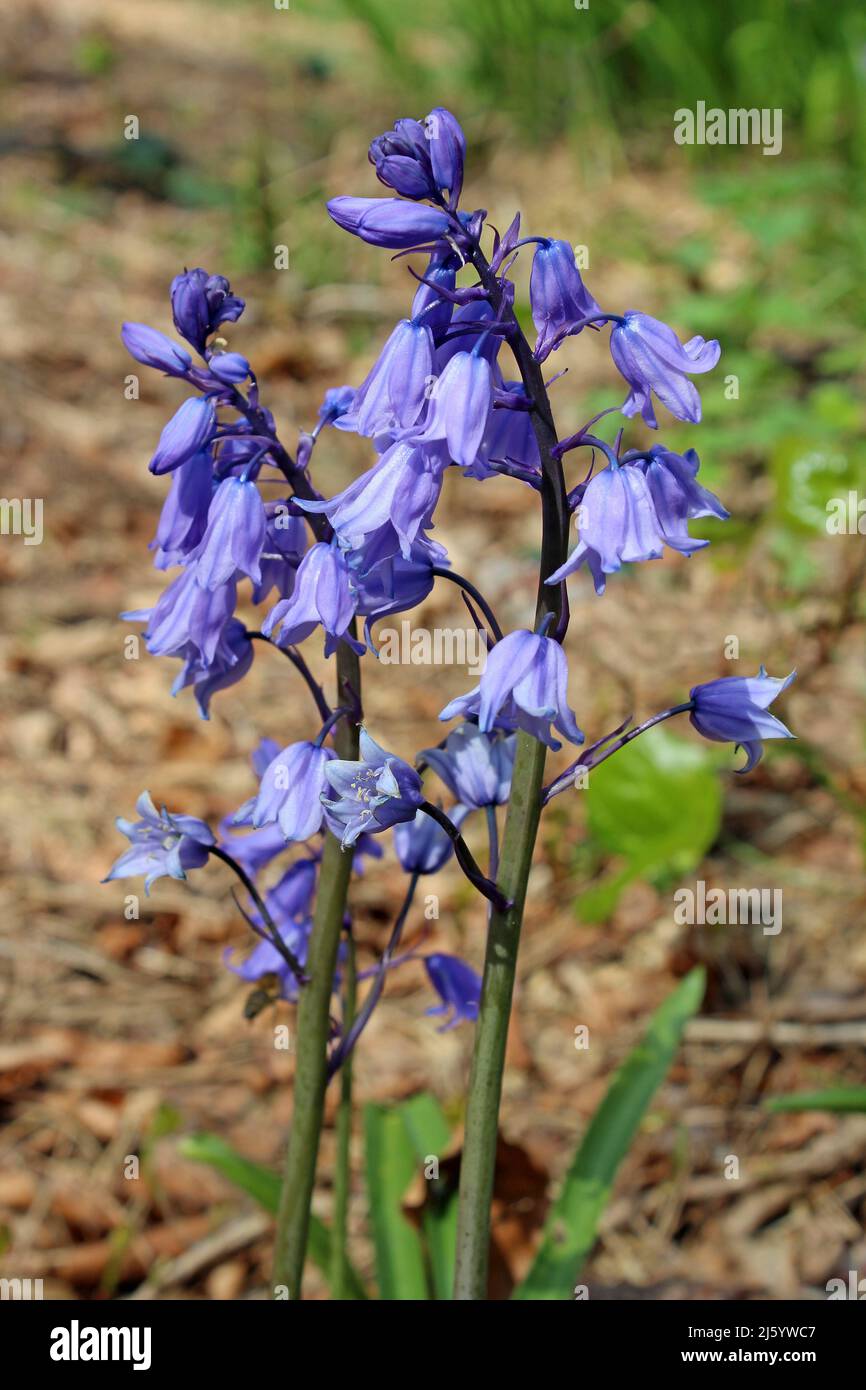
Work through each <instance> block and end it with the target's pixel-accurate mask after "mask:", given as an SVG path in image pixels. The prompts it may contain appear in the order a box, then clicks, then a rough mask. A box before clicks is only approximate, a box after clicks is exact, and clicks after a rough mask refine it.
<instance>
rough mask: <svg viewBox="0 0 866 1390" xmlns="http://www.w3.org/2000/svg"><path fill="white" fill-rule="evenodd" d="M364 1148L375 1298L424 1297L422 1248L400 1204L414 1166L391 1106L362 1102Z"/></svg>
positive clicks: (404, 1132) (405, 1136) (399, 1119)
mask: <svg viewBox="0 0 866 1390" xmlns="http://www.w3.org/2000/svg"><path fill="white" fill-rule="evenodd" d="M364 1147H365V1167H366V1177H367V1194H368V1196H369V1199H370V1223H371V1225H372V1228H373V1245H374V1247H375V1251H376V1282H377V1283H378V1285H379V1297H380V1298H384V1299H388V1300H389V1301H393V1300H406V1299H409V1300H411V1299H426V1298H427V1297H428V1289H427V1274H426V1270H425V1265H424V1247H423V1244H422V1241H421V1236H420V1235H419V1233H418V1231H416V1230H415V1228H414V1227H413V1226H412V1224H411V1223H410V1222H409V1221H408V1220H407V1218H406V1216H405V1215H404V1214H403V1210H402V1206H401V1203H402V1201H403V1196H404V1194H405V1192H406V1189H407V1187H408V1186H409V1184H410V1182H411V1181H412V1179H413V1177H414V1176H415V1173H416V1171H417V1164H416V1160H415V1153H414V1151H413V1148H412V1144H411V1142H410V1140H409V1136H408V1133H407V1130H406V1126H405V1124H404V1122H403V1119H402V1116H401V1115H400V1114H399V1112H398V1111H397V1110H396V1109H391V1108H389V1107H387V1106H384V1105H365V1106H364Z"/></svg>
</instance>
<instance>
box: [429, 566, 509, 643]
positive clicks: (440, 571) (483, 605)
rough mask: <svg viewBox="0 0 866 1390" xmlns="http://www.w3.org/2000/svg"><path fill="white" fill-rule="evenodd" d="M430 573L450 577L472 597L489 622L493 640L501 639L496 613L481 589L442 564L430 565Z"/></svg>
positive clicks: (500, 629)
mask: <svg viewBox="0 0 866 1390" xmlns="http://www.w3.org/2000/svg"><path fill="white" fill-rule="evenodd" d="M430 573H431V574H435V575H436V576H437V578H439V579H450V580H451V582H452V584H457V585H458V586H459V587H460V588H461V589H463V590H464V591H465V592H466V593H467V594H468V595H469V597H470V598H474V600H475V602H476V603H477V604H478V607H479V608H480V609H481V612H482V613H483V614H484V616H485V618H486V619H487V621H488V623H489V624H490V631H491V632H492V633H493V636H494V638H495V640H496V641H497V642H501V641H502V628H501V627H500V626H499V624H498V622H497V621H496V614H495V613H494V611H493V609H492V608H491V607H490V604H489V603H488V602H487V599H486V598H485V597H484V595H483V594H482V593H481V591H480V590H479V589H478V588H476V586H475V585H474V584H473V583H472V581H471V580H469V579H464V577H463V575H462V574H457V572H456V571H455V570H450V569H446V568H445V566H444V565H433V566H432V567H431V570H430Z"/></svg>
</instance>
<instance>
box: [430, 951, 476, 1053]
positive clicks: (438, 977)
mask: <svg viewBox="0 0 866 1390" xmlns="http://www.w3.org/2000/svg"><path fill="white" fill-rule="evenodd" d="M424 966H425V969H426V971H427V974H428V976H429V979H430V983H431V985H432V986H433V988H434V989H435V991H436V993H437V994H438V995H439V998H440V999H441V1000H442V1003H441V1004H439V1005H437V1006H436V1007H435V1008H432V1009H428V1010H427V1012H428V1014H445V1015H447V1017H446V1020H445V1023H444V1024H443V1025H442V1027H441V1028H440V1029H439V1032H440V1033H446V1032H448V1031H449V1030H450V1029H451V1028H456V1027H457V1025H458V1023H475V1021H476V1020H477V1018H478V1006H479V1004H480V1003H481V976H480V975H478V974H476V972H475V971H474V970H473V969H472V967H471V965H467V964H466V962H465V961H463V960H460V959H459V958H458V957H457V956H446V955H441V954H439V953H436V954H433V955H430V956H425V957H424Z"/></svg>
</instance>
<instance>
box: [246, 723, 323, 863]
mask: <svg viewBox="0 0 866 1390" xmlns="http://www.w3.org/2000/svg"><path fill="white" fill-rule="evenodd" d="M333 758H334V752H333V750H332V749H331V748H320V747H318V745H317V744H315V743H310V742H309V741H308V740H305V741H303V742H301V743H290V744H289V745H288V747H287V748H283V749H281V750H280V752H279V753H278V754H277V756H276V757H275V758H274V759H273V761H272V762H270V763H269V764H268V766H267V767H266V768H265V771H264V774H263V776H262V781H261V787H260V788H259V794H258V796H257V798H256V804H255V807H254V808H253V825H254V826H255V828H256V829H257V830H258V829H259V827H260V826H262V825H268V824H269V823H270V822H271V821H277V823H278V824H279V827H280V829H281V830H282V832H283V836H284V838H285V839H286V840H308V839H309V838H310V836H311V835H315V834H316V831H317V830H320V829H321V828H322V803H321V801H320V799H319V798H320V797H321V795H322V793H323V791H324V790H325V786H326V783H325V769H326V768H327V766H328V764H329V762H330V761H331V759H333Z"/></svg>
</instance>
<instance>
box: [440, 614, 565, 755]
mask: <svg viewBox="0 0 866 1390" xmlns="http://www.w3.org/2000/svg"><path fill="white" fill-rule="evenodd" d="M455 715H462V716H463V717H464V718H466V719H471V718H473V717H476V718H477V720H478V727H479V729H480V730H481V732H482V733H485V734H488V733H490V732H491V730H492V729H494V728H495V727H496V724H497V719H501V718H502V717H503V716H504V717H505V719H506V720H508V721H509V723H513V725H514V727H515V728H518V729H524V730H525V731H526V732H527V733H529V734H532V735H533V736H534V737H535V738H537V739H539V740H540V741H541V742H542V743H545V744H547V746H548V748H554V749H555V748H560V747H561V744H560V743H559V742H558V741H557V740H556V739H555V738H553V736H552V734H551V732H550V724H551V723H553V726H554V728H555V729H558V730H559V732H560V733H561V734H563V735H564V736H565V737H566V738H567V739H569V741H570V742H571V743H583V734H582V733H581V731H580V729H579V728H578V727H577V724H576V722H575V718H574V714H573V712H572V710H571V709H570V708H569V705H568V663H567V662H566V659H565V652H564V651H563V650H562V647H561V646H560V645H559V643H558V642H555V641H553V639H552V638H550V637H542V636H541V635H540V634H538V633H534V632H528V631H527V630H526V629H525V628H519V629H518V630H517V631H516V632H509V633H508V635H507V636H505V637H503V639H502V641H501V642H497V643H496V645H495V647H493V648H492V650H491V651H490V653H489V654H488V657H487V666H486V667H485V670H484V674H483V675H482V677H481V680H480V682H479V684H478V685H476V686H475V688H474V689H473V690H470V691H468V693H467V694H466V695H459V696H458V697H457V699H456V700H452V701H451V702H450V704H448V705H446V706H445V708H444V709H443V711H442V713H441V714H440V715H439V718H440V719H453V718H454V717H455Z"/></svg>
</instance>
